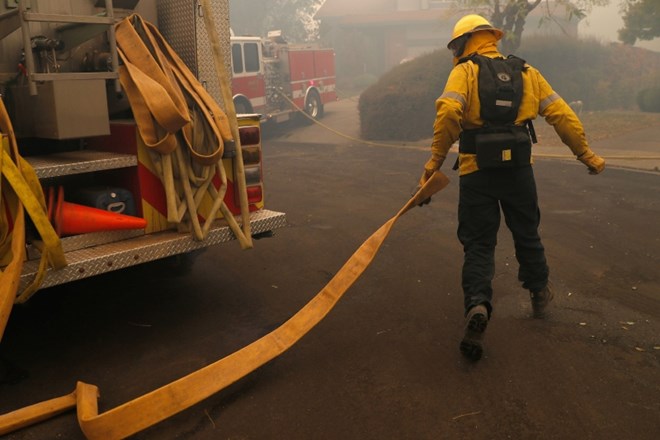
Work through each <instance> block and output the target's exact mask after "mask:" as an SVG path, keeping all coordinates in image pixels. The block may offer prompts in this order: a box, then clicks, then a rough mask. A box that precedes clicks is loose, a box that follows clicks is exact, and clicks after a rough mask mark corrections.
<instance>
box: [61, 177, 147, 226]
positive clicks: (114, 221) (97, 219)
mask: <svg viewBox="0 0 660 440" xmlns="http://www.w3.org/2000/svg"><path fill="white" fill-rule="evenodd" d="M54 198H55V197H54V190H53V188H50V191H49V194H48V215H49V217H50V220H51V223H53V225H54V226H55V231H56V232H57V235H59V236H60V237H61V236H63V235H76V234H87V233H89V232H100V231H116V230H119V229H144V228H146V227H147V221H146V220H145V219H143V218H140V217H133V216H130V215H123V214H117V213H116V212H111V211H104V210H103V209H97V208H92V207H90V206H85V205H78V204H75V203H69V202H65V201H64V188H62V187H61V186H60V187H59V188H58V192H57V203H56V204H55V206H54V207H53V204H54Z"/></svg>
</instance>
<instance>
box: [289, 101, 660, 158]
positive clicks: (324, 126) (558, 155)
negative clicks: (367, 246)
mask: <svg viewBox="0 0 660 440" xmlns="http://www.w3.org/2000/svg"><path fill="white" fill-rule="evenodd" d="M281 95H282V96H283V97H284V99H285V100H287V101H288V102H289V104H291V106H292V107H293V108H294V109H296V110H297V111H299V112H300V113H301V114H302V115H303V116H305V117H306V118H307V119H309V120H310V121H312V122H314V123H315V124H316V125H318V126H319V127H322V128H324V129H325V130H327V131H329V132H331V133H334V134H336V135H337V136H340V137H343V138H344V139H348V140H351V141H355V142H358V143H360V144H365V145H371V146H374V147H388V148H410V149H415V150H428V147H427V146H412V145H401V144H387V143H384V142H372V141H366V140H364V139H360V138H356V137H354V136H350V135H347V134H345V133H342V132H341V131H339V130H335V129H334V128H332V127H329V126H327V125H325V124H324V123H322V122H321V121H319V120H318V119H315V118H314V117H312V116H310V115H308V114H307V112H305V110H303V109H302V108H300V107H299V106H298V105H297V104H296V103H295V102H294V101H293V100H292V99H291V98H289V97H288V96H286V94H285V93H283V92H282V93H281ZM534 157H538V158H544V159H575V156H573V155H570V154H547V153H534ZM602 157H603V159H610V160H611V159H618V160H660V156H612V155H607V156H602Z"/></svg>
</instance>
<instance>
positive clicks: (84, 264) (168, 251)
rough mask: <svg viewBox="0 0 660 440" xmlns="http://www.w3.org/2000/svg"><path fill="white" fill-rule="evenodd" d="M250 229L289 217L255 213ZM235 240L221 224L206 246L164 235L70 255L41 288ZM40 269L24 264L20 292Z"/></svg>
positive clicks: (50, 272) (283, 223) (263, 227)
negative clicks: (65, 262) (64, 263)
mask: <svg viewBox="0 0 660 440" xmlns="http://www.w3.org/2000/svg"><path fill="white" fill-rule="evenodd" d="M250 226H251V228H252V234H253V235H256V234H260V233H262V232H267V231H272V230H274V229H278V228H282V227H284V226H286V215H285V214H284V213H281V212H275V211H269V210H261V211H257V212H253V213H251V214H250ZM234 239H235V236H234V234H233V233H232V232H231V230H230V229H229V227H228V226H227V225H226V223H225V222H223V221H218V224H217V226H215V227H214V228H212V229H211V230H210V231H209V235H208V237H207V238H206V240H204V241H203V242H200V241H195V240H194V239H193V238H192V236H191V235H190V234H187V233H185V234H184V233H177V232H176V231H164V232H160V233H155V234H147V235H142V236H139V237H135V238H132V239H130V240H124V241H118V242H113V243H107V244H103V245H99V246H95V247H91V248H86V249H80V250H76V251H73V252H67V253H66V258H67V262H68V263H69V264H68V265H67V266H66V267H64V268H63V269H60V270H52V269H49V270H48V272H47V273H46V277H45V279H44V282H43V284H42V285H41V287H42V288H45V287H50V286H55V285H58V284H64V283H67V282H70V281H75V280H79V279H82V278H88V277H91V276H95V275H100V274H102V273H106V272H111V271H114V270H118V269H123V268H126V267H130V266H135V265H137V264H141V263H146V262H148V261H153V260H157V259H159V258H165V257H169V256H171V255H177V254H182V253H185V252H190V251H193V250H196V249H202V248H205V247H208V246H212V245H215V244H218V243H224V242H228V241H231V240H234ZM38 267H39V261H28V262H26V263H25V265H24V268H23V274H22V275H21V285H20V288H19V292H20V291H23V290H24V289H25V287H26V286H27V285H28V284H29V283H30V282H31V281H32V279H33V278H34V276H35V274H36V273H37V269H38Z"/></svg>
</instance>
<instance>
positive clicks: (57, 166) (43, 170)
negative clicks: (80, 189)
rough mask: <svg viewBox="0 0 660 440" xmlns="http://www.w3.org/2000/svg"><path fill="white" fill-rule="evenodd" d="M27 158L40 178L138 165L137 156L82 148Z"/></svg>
mask: <svg viewBox="0 0 660 440" xmlns="http://www.w3.org/2000/svg"><path fill="white" fill-rule="evenodd" d="M26 160H27V161H28V162H30V165H32V167H33V168H34V171H35V172H36V173H37V177H39V178H40V179H44V178H48V177H58V176H68V175H72V174H81V173H89V172H93V171H102V170H113V169H116V168H128V167H134V166H137V162H138V161H137V157H136V156H134V155H131V154H118V153H109V152H103V151H92V150H80V151H67V152H65V153H54V154H49V155H47V156H31V157H27V158H26Z"/></svg>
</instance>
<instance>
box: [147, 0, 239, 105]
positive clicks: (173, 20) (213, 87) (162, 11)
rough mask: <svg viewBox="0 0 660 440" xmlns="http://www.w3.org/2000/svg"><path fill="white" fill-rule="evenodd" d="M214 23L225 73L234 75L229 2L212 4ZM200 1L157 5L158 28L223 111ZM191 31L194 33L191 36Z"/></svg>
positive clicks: (221, 0) (176, 0)
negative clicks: (221, 51)
mask: <svg viewBox="0 0 660 440" xmlns="http://www.w3.org/2000/svg"><path fill="white" fill-rule="evenodd" d="M211 9H212V14H213V20H214V22H215V24H216V30H217V32H218V36H219V38H220V41H221V46H222V48H223V50H224V52H223V55H224V58H225V69H226V70H227V74H228V75H229V74H230V72H231V46H230V37H231V35H230V34H231V31H230V25H229V1H227V0H216V1H213V2H211ZM201 11H202V10H201V7H200V5H199V2H198V1H197V0H185V1H182V0H166V1H161V2H159V4H158V27H159V28H160V32H161V33H162V34H163V36H164V37H165V39H166V40H167V42H168V43H169V44H170V46H172V48H173V49H174V50H175V52H176V53H177V54H178V55H179V57H181V59H182V60H183V61H184V62H185V63H186V65H187V66H188V68H190V70H191V71H192V72H193V73H194V74H195V75H196V76H197V79H198V80H199V82H200V83H202V84H203V85H204V87H206V90H208V92H209V93H210V94H211V96H212V97H213V98H214V99H215V100H216V102H218V104H220V106H221V107H222V108H224V105H223V99H222V89H221V88H220V82H219V81H218V75H217V73H216V71H215V63H214V61H213V49H212V48H211V44H210V42H209V36H208V33H207V31H206V26H205V25H204V17H203V16H202V15H201V14H202V12H201ZM191 30H192V32H191Z"/></svg>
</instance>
